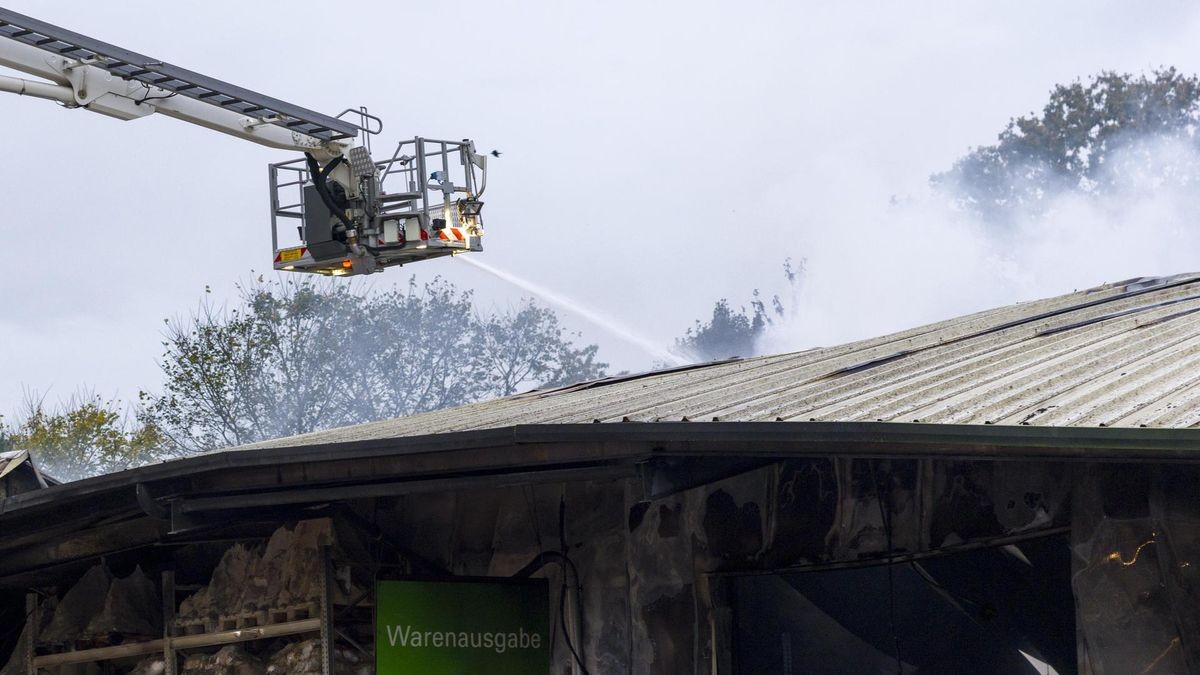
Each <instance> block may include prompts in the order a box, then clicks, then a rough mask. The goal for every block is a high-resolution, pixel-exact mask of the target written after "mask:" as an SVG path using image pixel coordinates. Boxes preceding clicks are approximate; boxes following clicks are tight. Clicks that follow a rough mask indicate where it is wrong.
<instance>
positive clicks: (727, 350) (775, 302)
mask: <svg viewBox="0 0 1200 675" xmlns="http://www.w3.org/2000/svg"><path fill="white" fill-rule="evenodd" d="M803 273H804V261H803V260H801V261H800V264H799V265H796V266H793V264H792V261H791V260H790V259H788V260H785V261H784V263H783V274H784V277H785V278H786V279H787V283H788V287H789V290H790V292H791V293H792V294H793V296H794V295H795V292H796V290H797V287H798V285H799V283H800V279H801V276H802V275H803ZM792 305H793V307H794V306H795V303H794V302H793V303H792ZM783 318H791V317H788V311H787V309H785V307H784V304H783V301H781V300H780V299H779V296H778V295H775V296H772V297H771V306H770V309H768V308H767V303H766V302H764V301H763V299H762V298H761V297H760V294H759V291H758V289H755V290H754V292H753V294H752V297H751V300H750V309H749V310H747V309H746V307H739V308H738V309H734V308H733V307H731V306H730V305H729V300H728V299H726V298H721V299H720V300H717V302H716V303H715V304H714V305H713V310H712V317H711V318H709V320H708V321H705V322H701V321H700V320H697V321H696V324H695V325H694V326H692V327H691V328H689V329H687V332H686V333H684V335H683V337H681V338H676V340H675V350H674V351H675V352H676V353H678V354H681V355H683V356H685V357H687V358H688V359H689V360H691V361H693V362H696V363H703V362H706V361H717V360H720V359H729V358H735V357H741V358H747V357H751V356H755V355H756V354H758V345H759V341H760V340H761V338H762V337H763V335H764V334H765V333H766V331H767V330H768V329H769V328H770V327H771V326H772V325H774V324H775V322H776V321H777V320H779V319H783Z"/></svg>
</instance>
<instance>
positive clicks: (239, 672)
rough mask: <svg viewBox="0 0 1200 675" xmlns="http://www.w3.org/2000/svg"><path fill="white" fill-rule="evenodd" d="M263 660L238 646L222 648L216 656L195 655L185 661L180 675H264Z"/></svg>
mask: <svg viewBox="0 0 1200 675" xmlns="http://www.w3.org/2000/svg"><path fill="white" fill-rule="evenodd" d="M265 672H266V666H265V665H264V664H263V662H262V660H261V659H259V658H257V657H255V656H253V655H252V654H249V653H247V652H246V651H245V650H244V649H242V648H241V647H239V646H237V645H229V646H227V647H222V648H221V651H219V652H217V653H216V654H193V655H191V656H189V657H187V658H186V659H184V661H183V669H182V670H180V671H179V675H263V673H265Z"/></svg>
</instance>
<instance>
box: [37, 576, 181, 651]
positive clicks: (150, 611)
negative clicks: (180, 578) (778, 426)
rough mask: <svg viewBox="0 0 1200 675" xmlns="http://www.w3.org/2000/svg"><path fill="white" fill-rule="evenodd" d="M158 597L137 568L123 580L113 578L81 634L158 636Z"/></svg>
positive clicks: (159, 608)
mask: <svg viewBox="0 0 1200 675" xmlns="http://www.w3.org/2000/svg"><path fill="white" fill-rule="evenodd" d="M161 597H162V596H161V595H160V594H159V590H158V585H157V584H155V583H154V582H153V581H151V580H150V577H148V576H146V574H145V573H144V572H142V568H141V567H138V568H136V569H135V570H134V571H133V573H132V574H130V575H129V576H127V577H125V578H124V579H113V580H112V583H111V584H110V585H109V587H108V593H107V594H106V595H105V598H104V609H103V610H101V611H100V613H99V614H96V615H95V616H93V617H92V620H91V621H89V622H88V624H87V629H86V630H85V631H84V634H85V635H111V634H114V633H115V634H119V635H123V636H134V637H141V638H154V637H161V636H162V633H163V626H162V605H161V602H160V600H161ZM55 614H56V616H57V612H56V613H55Z"/></svg>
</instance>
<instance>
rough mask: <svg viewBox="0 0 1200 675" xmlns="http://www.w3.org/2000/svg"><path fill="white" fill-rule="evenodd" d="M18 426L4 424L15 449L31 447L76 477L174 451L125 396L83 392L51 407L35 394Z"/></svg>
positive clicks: (56, 473)
mask: <svg viewBox="0 0 1200 675" xmlns="http://www.w3.org/2000/svg"><path fill="white" fill-rule="evenodd" d="M26 407H27V410H26V411H25V412H24V414H23V415H22V419H23V421H21V422H20V423H19V424H18V425H17V426H16V427H15V428H12V429H7V430H0V436H6V437H7V439H6V443H7V444H9V445H10V447H11V448H13V449H18V450H28V451H29V453H30V455H31V456H32V457H33V459H34V461H35V462H36V463H37V465H38V466H39V467H40V468H41V469H42V470H43V471H45V472H46V473H47V474H49V475H51V476H53V477H55V478H57V479H59V480H62V481H72V480H79V479H81V478H87V477H89V476H96V475H100V474H105V473H111V472H113V471H121V470H124V469H128V468H132V467H135V466H141V465H143V464H148V463H151V462H155V461H160V460H162V459H165V458H167V457H168V456H170V454H171V453H170V450H169V444H168V443H167V442H166V439H165V438H164V437H163V436H162V435H161V434H160V433H159V432H158V429H157V428H155V427H154V426H153V425H147V424H136V423H133V422H132V421H131V420H130V419H129V417H128V416H127V415H126V413H125V412H124V410H123V406H122V405H121V403H120V402H119V401H106V400H104V399H102V398H100V397H99V396H95V395H89V396H83V395H77V396H74V397H72V398H71V399H70V400H68V401H66V402H64V403H62V404H60V405H59V406H57V407H56V408H54V409H48V408H47V407H46V405H45V404H44V402H43V401H41V400H34V401H32V402H30V403H28V404H27V406H26Z"/></svg>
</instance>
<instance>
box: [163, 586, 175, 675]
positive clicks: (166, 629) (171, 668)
mask: <svg viewBox="0 0 1200 675" xmlns="http://www.w3.org/2000/svg"><path fill="white" fill-rule="evenodd" d="M162 614H163V663H164V664H165V666H166V667H165V668H164V669H163V675H175V668H176V666H177V665H178V663H177V662H176V659H175V644H174V642H173V641H172V640H171V638H172V636H173V635H174V633H175V572H174V571H173V570H168V571H166V572H163V575H162Z"/></svg>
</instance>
